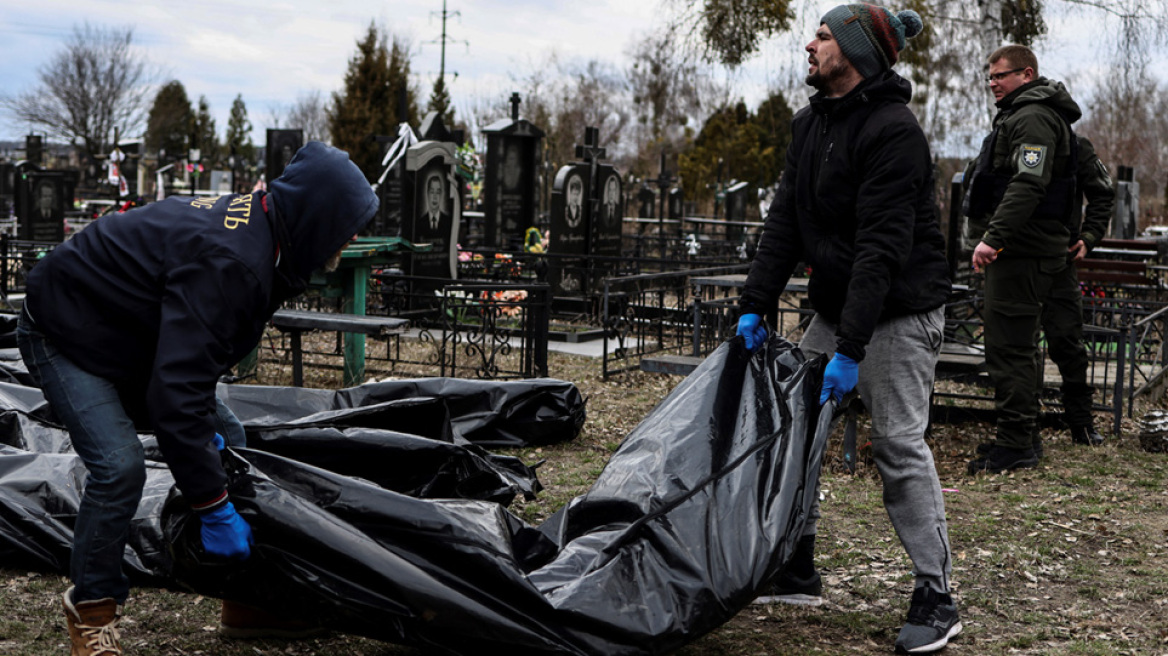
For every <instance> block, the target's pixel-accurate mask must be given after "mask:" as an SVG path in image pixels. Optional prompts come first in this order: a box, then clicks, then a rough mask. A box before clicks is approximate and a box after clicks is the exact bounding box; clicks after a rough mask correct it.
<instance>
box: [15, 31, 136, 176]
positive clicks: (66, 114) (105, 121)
mask: <svg viewBox="0 0 1168 656" xmlns="http://www.w3.org/2000/svg"><path fill="white" fill-rule="evenodd" d="M133 43H134V29H133V28H132V27H122V28H106V27H101V26H95V25H90V24H88V23H86V24H84V25H82V26H79V27H74V28H73V33H72V35H71V36H69V37H68V38H67V39H66V41H65V45H64V48H63V49H62V50H61V51H59V52H58V53H57V54H55V55H53V57H52V59H50V60H49V62H48V63H47V64H45V65H44V66H42V67H41V68H40V70H39V71H37V77H38V78H39V84H38V86H37V87H36V88H34V89H32V90H31V91H26V92H24V93H20V94H16V95H11V96H10V95H2V96H0V107H3V108H4V109H5V110H7V111H8V112H9V113H10V114H11V115H12V116H14V117H15V118H17V119H18V120H20V121H22V122H27V123H31V124H33V125H36V126H40V127H43V128H44V129H45V131H46V132H47V133H48V134H49V136H50V138H52V137H57V138H60V139H64V140H65V141H68V142H69V143H71V144H73V145H74V146H75V147H78V148H80V149H82V150H83V151H84V154H85V155H86V156H88V157H93V156H94V155H99V154H102V153H105V152H107V150H108V148H109V147H110V146H111V145H112V142H113V137H114V131H115V129H117V130H119V131H120V132H121V134H122V135H133V134H138V133H140V132H141V131H142V130H143V128H144V127H145V124H146V113H147V110H148V109H149V106H150V97H149V94H150V92H151V84H152V82H153V81H154V79H155V78H156V74H155V73H154V72H152V70H151V66H150V65H149V63H148V62H147V60H146V59H145V58H144V57H143V55H142V54H141V53H140V52H138V51H136V50H134V48H133V47H132V46H133Z"/></svg>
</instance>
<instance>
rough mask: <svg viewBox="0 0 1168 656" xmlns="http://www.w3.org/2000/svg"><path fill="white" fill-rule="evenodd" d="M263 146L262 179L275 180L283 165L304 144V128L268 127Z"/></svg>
mask: <svg viewBox="0 0 1168 656" xmlns="http://www.w3.org/2000/svg"><path fill="white" fill-rule="evenodd" d="M267 139H268V140H267V144H266V145H265V147H264V179H265V180H267V181H268V182H271V181H272V180H275V179H276V178H278V177H280V175H281V174H282V173H284V167H285V166H288V162H290V161H291V160H292V156H293V155H295V154H296V151H298V150H300V147H301V146H303V145H304V130H277V129H272V128H269V129H268V132H267Z"/></svg>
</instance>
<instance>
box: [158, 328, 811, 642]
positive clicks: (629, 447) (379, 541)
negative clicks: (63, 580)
mask: <svg viewBox="0 0 1168 656" xmlns="http://www.w3.org/2000/svg"><path fill="white" fill-rule="evenodd" d="M823 364H824V359H823V358H818V359H816V360H815V361H813V362H810V363H807V362H804V361H803V357H802V354H801V353H800V352H799V351H798V350H797V349H795V348H794V347H792V346H791V345H790V344H789V343H787V342H785V341H784V340H782V339H781V338H779V337H775V336H772V337H771V338H770V339H769V340H768V341H767V343H766V344H765V345H764V346H763V347H762V348H761V349H760V350H759V352H758V353H756V354H755V355H754V356H753V357H751V356H749V355H748V354H747V353H746V352H745V348H744V346H743V342H742V339H741V338H735V339H733V340H731V341H730V342H727V343H726V344H724V345H722V346H721V347H720V348H719V349H717V350H716V351H715V352H714V353H713V354H712V355H711V356H710V357H709V358H707V360H706V361H705V363H703V364H702V365H701V366H700V367H699V368H698V369H697V370H696V371H695V372H694V373H693V374H691V375H690V376H689V377H688V378H687V379H686V380H684V381H683V382H682V383H681V384H680V385H679V386H678V387H677V388H676V389H675V390H674V391H673V392H672V393H671V394H670V395H669V397H668V398H666V399H665V400H664V401H662V403H661V404H660V405H658V407H657V408H655V409H654V410H653V412H652V413H650V415H649V416H648V417H647V418H646V419H645V420H644V421H643V422H642V423H641V424H640V425H639V426H638V427H637V428H636V429H635V430H634V431H633V432H632V433H631V434H630V435H629V436H628V437H627V438H626V440H625V441H624V443H623V444H622V445H621V447H620V448H619V449H618V450H617V452H616V453H615V454H614V455H613V456H612V458H611V460H610V461H609V463H608V465H607V466H606V467H605V468H604V470H603V472H602V473H601V475H600V478H599V480H598V481H597V482H596V484H595V485H594V486H593V487H592V488H591V489H590V490H589V491H588V492H587V493H586V494H584V495H583V496H581V497H579V498H577V499H575V500H573V501H572V502H570V503H569V504H568V505H567V506H566V507H565V508H564V509H563V510H561V511H560V512H558V513H556V515H554V516H553V518H551V519H549V520H548V522H546V523H545V524H544V525H543V526H541V527H538V528H533V527H531V526H528V525H526V524H525V523H523V522H522V521H520V520H519V519H517V518H516V517H514V516H512V515H511V514H510V513H508V512H507V511H506V510H505V509H504V508H502V507H501V506H499V505H497V504H488V503H483V502H479V501H442V500H420V499H414V498H410V497H407V496H405V495H402V494H398V493H395V492H392V491H389V490H385V489H382V488H379V487H376V486H373V485H371V484H368V483H365V482H363V481H361V480H357V479H353V478H348V477H344V476H340V475H337V474H334V473H331V472H327V471H324V470H320V469H316V468H313V467H311V466H308V465H306V464H304V463H301V462H297V461H294V460H289V459H285V458H281V457H279V456H276V455H272V454H267V453H261V452H254V451H250V450H246V449H240V450H235V451H233V452H227V453H226V457H227V458H228V459H229V460H228V470H229V473H230V478H231V495H232V499H233V500H234V503H235V506H236V508H237V509H238V510H239V511H240V512H241V514H243V516H244V517H245V518H246V519H247V520H248V522H249V523H251V525H252V527H253V529H254V532H255V539H256V544H255V547H254V549H253V556H252V558H251V559H249V560H248V561H245V562H243V563H238V564H224V563H222V562H218V561H216V560H214V559H211V558H208V557H207V555H206V554H204V553H202V550H201V546H200V542H199V539H198V530H197V525H196V524H197V521H196V520H194V519H192V516H191V513H190V512H189V510H188V509H187V505H186V504H185V503H180V502H178V500H172V501H173V502H172V503H170V504H168V505H167V506H166V508H165V509H164V513H163V526H164V531H165V532H166V534H167V536H168V537H169V539H170V541H171V542H172V544H173V545H174V548H175V570H174V578H175V579H176V580H177V581H179V582H180V583H181V584H182V585H184V586H186V587H188V588H189V589H191V590H194V591H197V592H200V593H202V594H206V595H211V596H215V597H221V598H228V599H234V600H237V601H241V602H244V603H247V604H251V605H254V606H259V607H262V608H266V609H268V610H270V611H273V612H276V613H280V614H285V615H287V614H295V615H298V616H308V617H311V618H313V619H314V620H317V621H320V622H322V623H323V624H324V625H325V626H327V627H330V628H333V629H336V630H339V631H343V632H347V633H355V634H361V635H366V636H370V637H373V638H377V639H382V640H387V641H392V642H399V643H404V644H408V645H414V646H417V647H422V648H426V649H429V650H433V651H438V652H445V653H453V654H466V653H516V654H596V655H605V656H609V655H614V654H661V653H667V652H670V651H673V650H675V649H677V648H678V647H680V646H682V645H684V644H686V643H688V642H691V641H693V640H695V639H697V638H698V637H700V636H701V635H703V634H705V633H706V632H708V631H710V630H712V629H714V628H715V627H717V626H719V625H721V624H722V623H724V622H725V621H727V620H728V619H730V618H731V617H733V616H734V615H735V614H736V613H738V612H739V611H740V610H741V609H742V608H744V607H745V606H746V604H748V603H749V602H750V601H751V599H753V597H754V596H755V595H756V593H757V592H758V591H759V590H760V589H761V588H762V586H763V585H764V584H765V583H766V582H767V581H769V579H770V578H771V577H772V576H773V575H774V574H776V573H777V572H778V571H779V570H780V569H781V568H782V567H783V566H784V564H785V563H786V562H787V561H788V560H789V558H790V556H791V554H792V553H793V551H794V548H795V544H796V543H797V542H798V539H799V537H800V535H801V533H802V527H803V524H804V522H805V520H806V517H807V514H808V512H809V511H810V506H811V502H812V498H811V495H812V491H813V490H814V489H815V487H816V484H817V480H818V474H819V467H820V463H821V461H822V458H823V451H824V447H825V443H826V440H827V436H828V433H829V432H830V422H831V419H832V418H831V416H830V413H827V412H823V413H821V412H820V408H819V405H818V396H819V388H820V385H821V377H822V369H823ZM829 407H834V404H833V405H832V406H829Z"/></svg>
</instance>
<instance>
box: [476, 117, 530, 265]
mask: <svg viewBox="0 0 1168 656" xmlns="http://www.w3.org/2000/svg"><path fill="white" fill-rule="evenodd" d="M483 134H485V135H487V162H486V173H485V175H484V178H483V199H484V209H485V212H486V219H485V235H484V242H485V245H486V246H488V247H496V248H502V249H507V250H518V249H520V248H521V247H522V245H523V239H524V235H525V234H526V232H527V229H528V228H530V227H532V226H535V225H536V221H537V218H538V214H539V195H538V193H537V183H538V172H539V151H540V146H541V144H542V140H543V137H544V133H543V131H542V130H540V129H539V128H537V127H535V126H534V125H532V124H531V122H529V121H528V120H526V119H522V118H519V98H518V95H517V94H515V95H512V106H511V118H510V119H503V120H501V121H496V122H495V123H492V124H491V125H489V126H487V127H486V128H484V129H483Z"/></svg>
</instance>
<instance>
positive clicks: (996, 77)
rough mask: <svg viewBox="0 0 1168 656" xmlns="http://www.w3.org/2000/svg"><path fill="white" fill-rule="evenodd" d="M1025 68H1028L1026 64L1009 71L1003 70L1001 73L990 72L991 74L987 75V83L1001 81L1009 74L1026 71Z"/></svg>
mask: <svg viewBox="0 0 1168 656" xmlns="http://www.w3.org/2000/svg"><path fill="white" fill-rule="evenodd" d="M1024 70H1026V67H1025V66H1023V67H1022V68H1015V69H1012V70H1009V71H1002V72H1001V73H990V74H989V75H988V76H987V77H986V82H987V83H989V82H1001V81H1002V80H1004V79H1006V77H1007V76H1010V75H1013V74H1015V73H1021V72H1022V71H1024Z"/></svg>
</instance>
